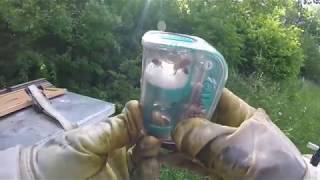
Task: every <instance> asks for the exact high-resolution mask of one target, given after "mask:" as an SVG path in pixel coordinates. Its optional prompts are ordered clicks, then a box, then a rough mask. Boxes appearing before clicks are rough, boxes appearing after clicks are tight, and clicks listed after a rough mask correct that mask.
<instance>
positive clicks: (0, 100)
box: [0, 87, 66, 117]
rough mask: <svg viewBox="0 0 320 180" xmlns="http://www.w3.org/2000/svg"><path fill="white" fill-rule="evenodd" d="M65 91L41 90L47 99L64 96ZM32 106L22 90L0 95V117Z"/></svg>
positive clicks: (51, 88) (48, 88) (47, 88)
mask: <svg viewBox="0 0 320 180" xmlns="http://www.w3.org/2000/svg"><path fill="white" fill-rule="evenodd" d="M65 92H66V89H62V88H53V87H46V88H44V90H43V93H44V94H45V96H46V97H47V98H49V99H51V98H54V97H57V96H61V95H63V94H65ZM31 105H32V100H31V98H30V96H29V95H28V94H27V93H26V92H25V90H24V89H19V90H17V91H13V92H9V93H6V94H2V95H0V117H2V116H5V115H7V114H10V113H13V112H15V111H18V110H21V109H23V108H26V107H28V106H31Z"/></svg>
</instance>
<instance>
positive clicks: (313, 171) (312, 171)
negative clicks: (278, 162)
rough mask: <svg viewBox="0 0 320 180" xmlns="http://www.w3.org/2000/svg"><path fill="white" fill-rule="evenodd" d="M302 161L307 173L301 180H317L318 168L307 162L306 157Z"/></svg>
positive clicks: (319, 171)
mask: <svg viewBox="0 0 320 180" xmlns="http://www.w3.org/2000/svg"><path fill="white" fill-rule="evenodd" d="M303 159H304V161H305V162H306V164H307V172H306V174H305V176H304V178H303V180H317V179H320V166H318V167H314V166H312V165H311V164H310V163H309V161H310V159H309V158H307V157H303Z"/></svg>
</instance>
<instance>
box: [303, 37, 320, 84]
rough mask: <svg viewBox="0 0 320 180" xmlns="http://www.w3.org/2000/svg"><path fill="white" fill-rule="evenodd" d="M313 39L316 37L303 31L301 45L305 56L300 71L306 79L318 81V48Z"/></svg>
mask: <svg viewBox="0 0 320 180" xmlns="http://www.w3.org/2000/svg"><path fill="white" fill-rule="evenodd" d="M315 41H316V39H315V38H314V37H313V36H312V35H310V34H308V33H305V34H304V36H303V38H302V45H303V46H302V47H303V51H304V54H305V57H306V62H305V65H304V67H303V69H302V73H303V74H304V75H305V76H306V77H307V78H308V79H311V80H313V81H315V82H317V83H320V78H319V77H320V48H319V45H318V44H317V43H316V42H315Z"/></svg>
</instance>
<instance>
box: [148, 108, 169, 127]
mask: <svg viewBox="0 0 320 180" xmlns="http://www.w3.org/2000/svg"><path fill="white" fill-rule="evenodd" d="M152 123H153V124H156V125H158V126H168V125H169V124H170V120H169V118H168V117H166V116H164V115H162V114H161V113H160V111H156V110H155V111H152Z"/></svg>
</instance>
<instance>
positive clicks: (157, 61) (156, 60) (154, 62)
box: [151, 58, 162, 66]
mask: <svg viewBox="0 0 320 180" xmlns="http://www.w3.org/2000/svg"><path fill="white" fill-rule="evenodd" d="M151 62H152V63H153V64H155V65H156V66H162V63H161V61H160V60H159V59H157V58H154V59H152V60H151Z"/></svg>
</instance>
